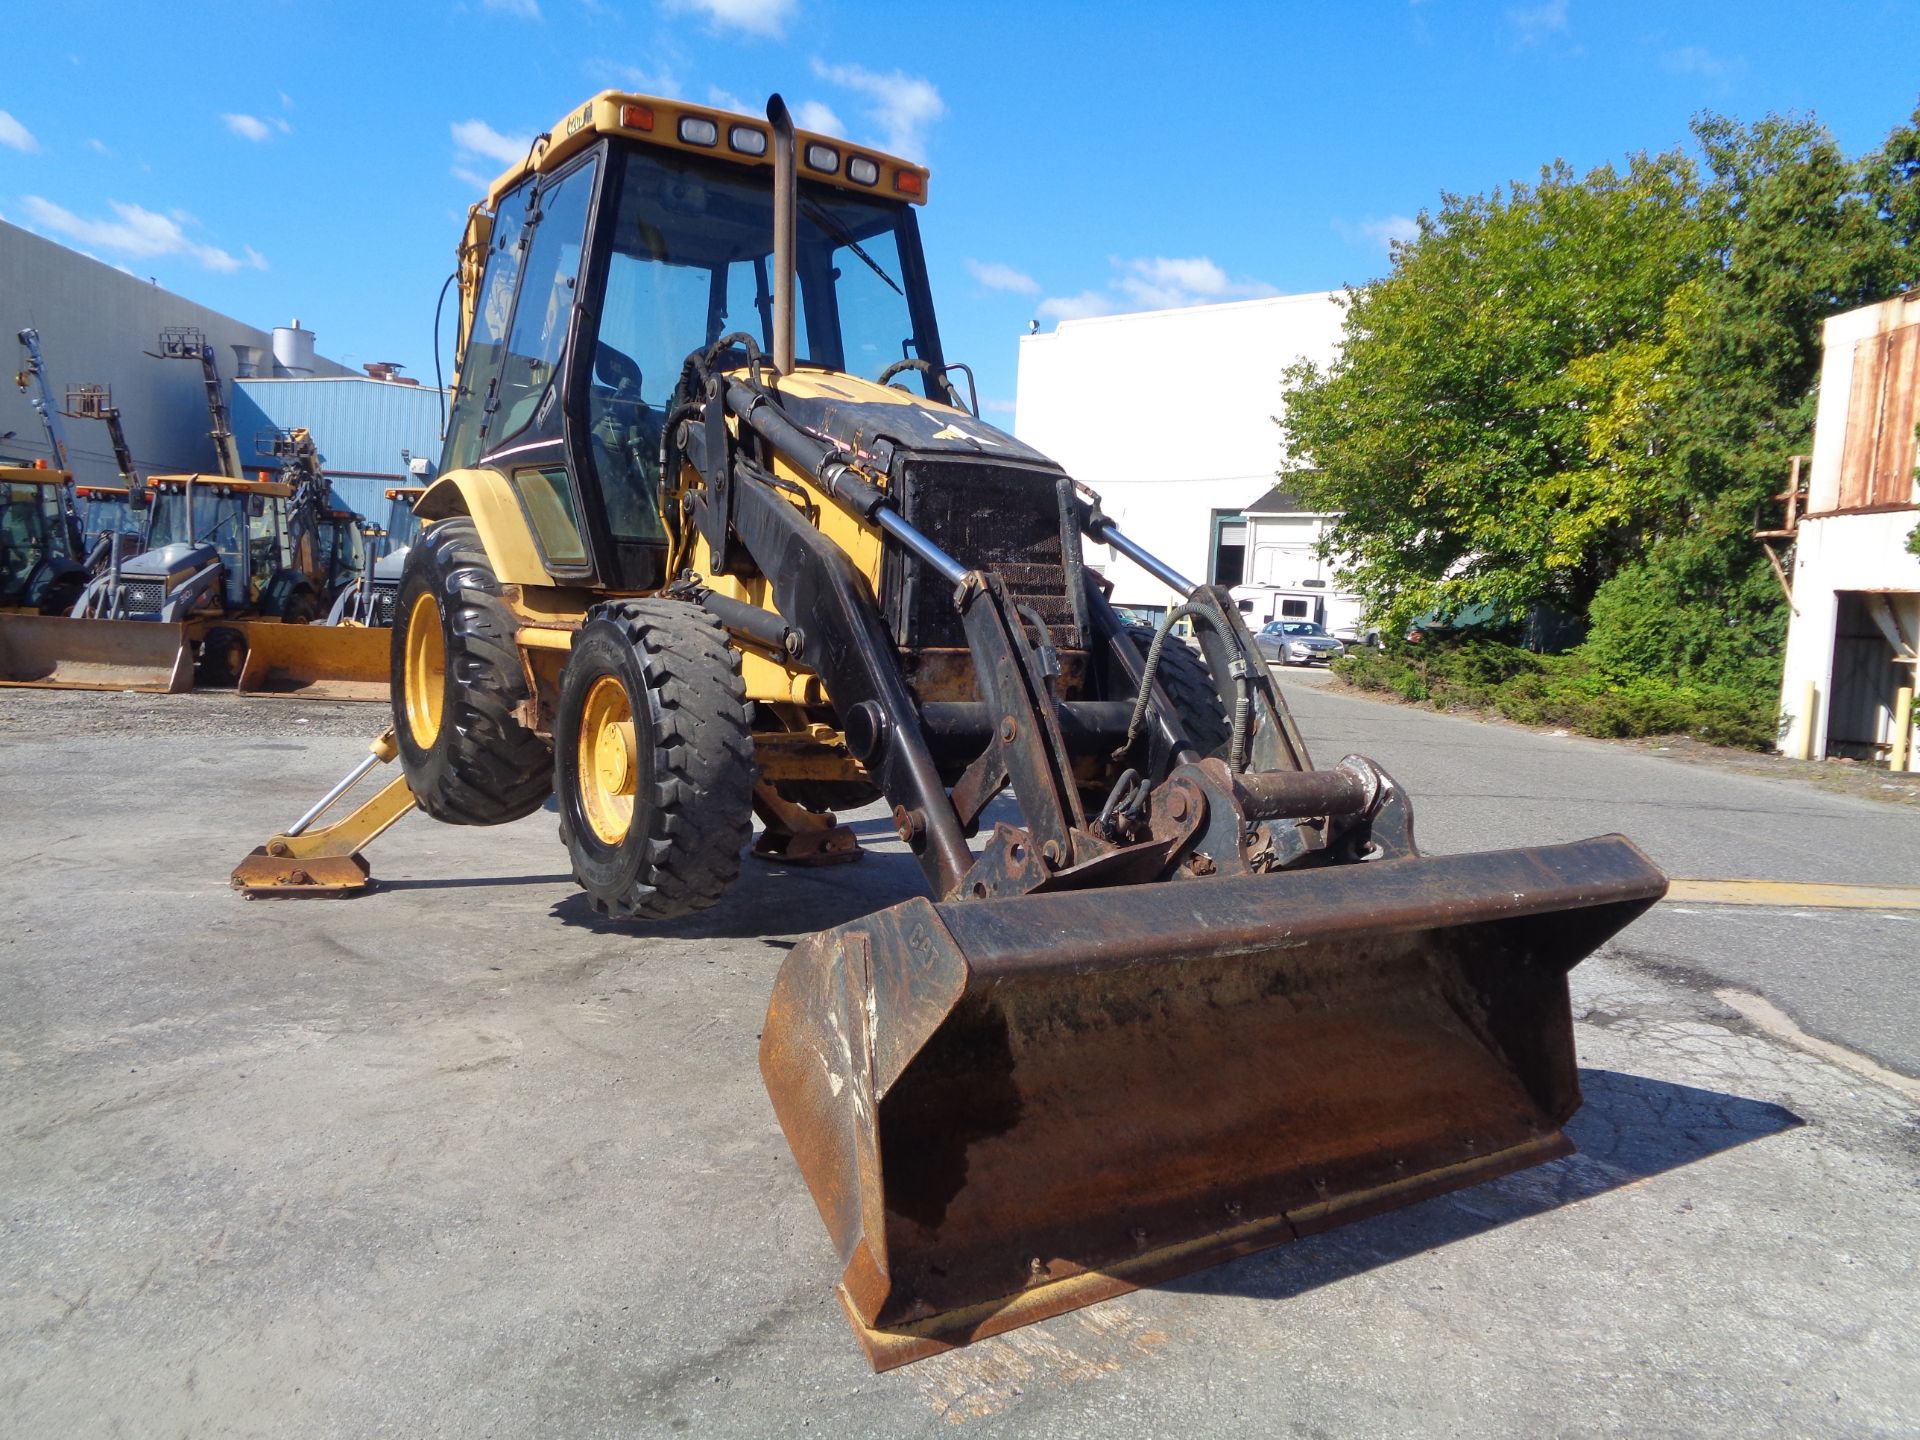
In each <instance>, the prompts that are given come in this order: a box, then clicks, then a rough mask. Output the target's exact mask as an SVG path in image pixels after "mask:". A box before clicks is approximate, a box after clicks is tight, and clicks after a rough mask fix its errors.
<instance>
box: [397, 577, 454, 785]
mask: <svg viewBox="0 0 1920 1440" xmlns="http://www.w3.org/2000/svg"><path fill="white" fill-rule="evenodd" d="M402 679H403V681H404V682H405V684H406V688H407V694H406V704H407V728H408V729H409V730H411V731H412V732H413V741H414V744H416V745H418V746H420V747H421V748H422V749H425V748H426V747H427V746H430V745H432V744H433V742H434V741H435V740H436V739H437V738H438V737H439V734H440V707H441V706H442V705H444V704H445V703H446V689H447V645H446V641H445V640H443V639H442V638H441V636H440V605H439V602H438V601H436V600H435V599H434V598H433V596H431V595H422V596H420V597H419V598H418V599H416V600H415V601H414V602H413V609H411V610H409V611H408V612H407V654H406V662H405V667H404V670H403V672H402Z"/></svg>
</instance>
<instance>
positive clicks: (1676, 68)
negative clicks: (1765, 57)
mask: <svg viewBox="0 0 1920 1440" xmlns="http://www.w3.org/2000/svg"><path fill="white" fill-rule="evenodd" d="M1660 64H1661V66H1662V67H1663V68H1664V69H1667V70H1670V71H1672V72H1673V73H1674V74H1675V75H1698V76H1699V77H1700V78H1701V79H1703V80H1713V81H1721V82H1724V81H1727V80H1731V79H1733V77H1734V76H1736V75H1738V74H1739V73H1740V72H1741V71H1743V70H1745V69H1746V68H1747V62H1746V61H1744V60H1741V59H1739V58H1738V57H1737V56H1735V57H1727V56H1721V55H1716V54H1714V53H1713V52H1712V51H1711V50H1708V49H1707V48H1706V47H1705V46H1702V45H1682V46H1681V47H1680V48H1679V49H1678V50H1669V51H1667V52H1666V53H1665V54H1664V55H1662V56H1661V57H1660Z"/></svg>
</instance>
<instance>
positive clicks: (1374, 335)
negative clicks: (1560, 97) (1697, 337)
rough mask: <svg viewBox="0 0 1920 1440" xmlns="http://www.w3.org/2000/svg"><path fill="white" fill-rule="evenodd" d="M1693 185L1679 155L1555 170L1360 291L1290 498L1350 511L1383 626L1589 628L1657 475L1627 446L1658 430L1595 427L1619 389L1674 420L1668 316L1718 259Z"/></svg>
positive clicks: (1308, 406) (1362, 569)
mask: <svg viewBox="0 0 1920 1440" xmlns="http://www.w3.org/2000/svg"><path fill="white" fill-rule="evenodd" d="M1698 188H1699V187H1698V181H1697V177H1696V173H1695V169H1694V166H1693V164H1692V162H1690V161H1689V160H1687V159H1686V158H1685V157H1684V156H1682V155H1680V154H1678V153H1677V152H1676V153H1672V154H1667V155H1660V156H1637V157H1635V158H1634V159H1633V160H1632V161H1630V162H1629V164H1628V166H1627V168H1626V170H1625V172H1624V173H1622V172H1620V171H1617V170H1615V169H1614V168H1613V167H1611V166H1602V167H1601V168H1600V169H1597V170H1595V171H1593V172H1591V173H1590V174H1588V175H1586V176H1584V177H1579V176H1576V175H1575V174H1574V173H1573V172H1572V171H1571V170H1570V169H1569V168H1568V167H1567V166H1566V165H1564V164H1559V163H1556V164H1555V165H1552V166H1549V167H1547V168H1546V169H1545V170H1543V171H1542V173H1541V176H1540V179H1539V182H1538V183H1537V184H1535V185H1515V186H1513V187H1512V188H1511V189H1510V190H1509V191H1507V192H1504V193H1502V192H1499V191H1496V192H1495V193H1494V194H1492V195H1490V196H1484V197H1483V196H1455V195H1449V196H1446V197H1444V199H1443V203H1442V205H1441V208H1440V210H1439V213H1438V214H1422V215H1421V217H1420V222H1419V223H1420V230H1419V234H1418V235H1417V236H1416V238H1415V239H1414V240H1412V241H1411V242H1409V243H1408V244H1405V245H1402V246H1399V247H1397V248H1396V250H1395V254H1394V267H1393V271H1392V273H1391V274H1389V275H1388V276H1386V277H1385V278H1384V279H1381V280H1376V281H1374V282H1372V283H1371V284H1368V285H1365V286H1362V287H1360V288H1358V289H1354V290H1349V291H1348V293H1347V297H1346V300H1347V313H1346V318H1345V335H1346V343H1345V346H1344V348H1343V351H1342V354H1341V356H1340V358H1339V359H1338V360H1337V361H1336V362H1335V363H1334V364H1333V366H1332V367H1331V368H1330V369H1328V370H1326V371H1321V370H1319V369H1318V368H1316V367H1315V366H1313V365H1311V364H1303V365H1300V366H1297V367H1295V368H1294V369H1293V370H1292V371H1290V372H1289V375H1288V393H1287V397H1286V411H1285V414H1284V415H1283V417H1282V419H1281V425H1282V427H1283V429H1284V432H1285V435H1286V439H1287V443H1288V446H1289V448H1290V449H1291V451H1292V452H1293V453H1294V454H1298V455H1305V456H1310V457H1311V460H1312V463H1313V466H1314V468H1313V469H1312V470H1310V471H1307V472H1305V473H1302V474H1297V475H1291V476H1289V477H1288V481H1289V483H1290V484H1291V485H1293V486H1295V487H1296V488H1297V489H1298V491H1299V493H1300V494H1301V495H1302V496H1303V497H1304V498H1305V499H1306V501H1307V502H1308V503H1309V504H1311V505H1313V506H1315V507H1316V508H1321V509H1325V510H1329V511H1336V512H1338V513H1339V514H1340V516H1341V518H1340V520H1338V521H1337V522H1336V523H1335V525H1334V527H1333V530H1332V534H1331V536H1330V548H1331V549H1332V550H1333V551H1334V552H1335V553H1338V554H1342V555H1345V556H1347V557H1348V558H1349V562H1350V566H1351V570H1352V572H1353V574H1354V575H1355V577H1356V578H1357V580H1358V584H1359V587H1360V589H1361V593H1363V594H1365V595H1367V596H1368V597H1369V598H1370V600H1371V602H1372V604H1373V608H1374V610H1375V612H1376V613H1377V614H1379V615H1380V616H1382V617H1383V618H1385V619H1387V620H1388V621H1389V622H1390V623H1392V622H1396V621H1400V620H1404V619H1406V618H1407V617H1408V616H1410V615H1412V614H1414V613H1416V612H1418V611H1420V610H1424V609H1427V608H1429V607H1432V606H1435V605H1442V606H1446V605H1457V604H1466V603H1471V602H1474V601H1482V600H1486V601H1494V602H1500V603H1504V604H1506V605H1509V606H1514V607H1525V606H1527V605H1531V604H1533V603H1534V602H1536V601H1546V602H1549V603H1552V604H1555V605H1557V606H1559V607H1561V608H1563V609H1568V610H1572V611H1576V612H1578V611H1584V610H1585V608H1586V606H1587V604H1588V602H1589V601H1590V600H1591V599H1592V597H1593V594H1594V592H1595V591H1596V590H1597V589H1598V587H1599V586H1600V585H1601V583H1603V582H1604V581H1605V580H1606V579H1607V578H1608V577H1609V576H1610V575H1612V574H1613V573H1614V572H1615V571H1616V570H1617V569H1618V568H1619V566H1620V564H1621V563H1623V562H1624V561H1625V560H1626V559H1628V558H1630V557H1631V556H1632V555H1634V554H1635V553H1637V552H1638V549H1639V546H1640V535H1641V532H1642V531H1643V530H1644V528H1645V526H1646V524H1647V518H1648V512H1649V509H1650V507H1657V505H1658V503H1659V500H1660V493H1659V490H1660V483H1661V476H1660V474H1659V471H1658V469H1657V467H1654V466H1652V465H1649V464H1648V463H1646V461H1645V459H1644V458H1643V457H1642V456H1640V455H1639V454H1638V453H1636V452H1635V449H1634V446H1633V445H1632V444H1630V443H1628V442H1627V432H1629V431H1631V430H1632V429H1633V428H1634V427H1635V426H1636V425H1640V426H1644V425H1645V424H1646V423H1647V416H1646V415H1644V414H1643V415H1641V416H1640V417H1639V418H1638V419H1637V420H1636V419H1634V418H1632V417H1629V416H1627V415H1626V414H1625V412H1624V408H1622V407H1616V408H1615V410H1614V411H1612V412H1610V414H1611V415H1612V422H1611V423H1613V424H1614V425H1615V430H1614V431H1613V432H1610V433H1611V434H1612V438H1613V442H1614V443H1609V444H1608V445H1607V446H1604V447H1602V453H1601V454H1599V455H1596V453H1595V450H1594V447H1593V446H1592V444H1591V443H1590V436H1589V426H1590V422H1591V418H1592V416H1593V415H1594V412H1595V411H1596V409H1597V408H1599V407H1601V406H1602V405H1603V404H1604V403H1605V401H1606V398H1607V397H1608V395H1609V394H1610V393H1611V392H1612V391H1614V390H1616V389H1618V388H1620V387H1622V386H1628V385H1630V384H1631V387H1632V388H1633V390H1634V393H1635V395H1636V397H1637V400H1638V403H1640V404H1641V405H1642V406H1643V407H1645V408H1649V409H1651V408H1657V406H1658V405H1660V404H1661V403H1665V402H1664V401H1663V399H1662V397H1661V393H1660V392H1661V390H1662V388H1663V386H1664V384H1665V380H1664V372H1665V370H1666V369H1667V368H1669V364H1668V361H1667V360H1666V357H1665V354H1664V340H1663V327H1664V317H1665V313H1666V310H1667V307H1668V304H1669V302H1670V300H1671V299H1672V297H1673V296H1674V294H1675V292H1676V291H1677V290H1679V289H1681V288H1682V287H1683V286H1685V285H1686V284H1687V283H1688V282H1689V281H1690V280H1691V279H1692V278H1693V277H1694V276H1696V275H1697V274H1698V273H1699V272H1700V271H1701V269H1702V268H1703V267H1704V265H1705V264H1706V262H1707V256H1708V248H1709V247H1708V245H1707V244H1706V241H1705V238H1704V237H1703V235H1702V234H1701V218H1700V215H1699V209H1698V204H1697V200H1698ZM1597 357H1605V359H1604V360H1602V359H1599V358H1597ZM1630 376H1631V377H1635V378H1634V379H1633V380H1632V381H1630V380H1629V378H1628V377H1630Z"/></svg>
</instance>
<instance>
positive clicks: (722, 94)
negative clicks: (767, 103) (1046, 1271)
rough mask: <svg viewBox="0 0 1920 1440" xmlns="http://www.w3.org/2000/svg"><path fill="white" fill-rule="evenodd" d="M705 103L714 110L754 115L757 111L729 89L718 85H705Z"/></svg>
mask: <svg viewBox="0 0 1920 1440" xmlns="http://www.w3.org/2000/svg"><path fill="white" fill-rule="evenodd" d="M707 104H709V105H711V106H713V108H714V109H716V110H731V111H733V113H734V114H736V115H756V114H758V113H759V112H758V111H757V110H755V109H754V108H753V106H751V105H749V104H747V102H746V101H744V100H742V99H741V98H740V97H739V96H738V95H736V94H734V93H733V92H732V91H731V90H722V89H721V88H720V87H719V86H718V85H709V86H708V87H707Z"/></svg>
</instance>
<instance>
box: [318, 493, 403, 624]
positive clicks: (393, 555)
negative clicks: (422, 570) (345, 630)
mask: <svg viewBox="0 0 1920 1440" xmlns="http://www.w3.org/2000/svg"><path fill="white" fill-rule="evenodd" d="M426 493H427V490H426V486H424V485H396V486H393V487H392V488H390V489H389V490H387V492H386V496H385V498H386V502H387V513H386V517H385V524H383V525H379V526H375V525H372V524H368V525H367V526H366V538H367V550H366V555H367V559H366V568H365V569H364V570H363V571H362V573H361V574H360V575H358V576H356V577H355V578H354V579H353V580H352V581H350V582H349V583H348V584H347V585H346V586H344V587H343V588H342V589H341V591H340V593H339V594H338V595H337V596H336V597H335V598H334V602H333V609H332V611H331V612H329V614H328V615H327V624H329V625H349V626H351V625H359V626H364V627H368V628H372V629H385V628H386V627H388V626H390V625H392V624H393V602H394V597H395V596H397V595H398V594H399V593H400V576H401V574H402V572H403V571H404V570H405V569H406V564H407V552H408V551H409V550H411V549H412V548H413V542H414V541H415V540H417V539H418V538H419V536H420V517H419V516H417V515H415V514H414V513H413V506H414V502H415V501H417V500H418V499H419V498H420V497H421V496H422V495H424V494H426Z"/></svg>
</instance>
